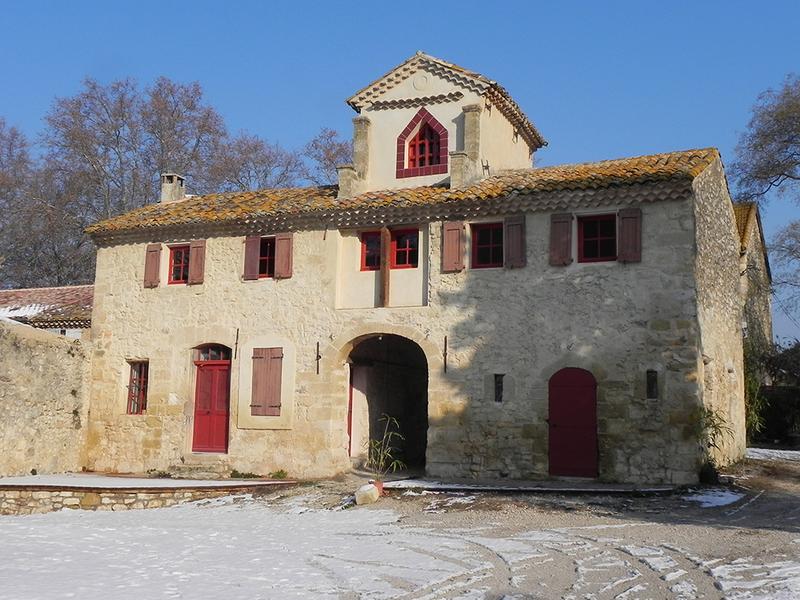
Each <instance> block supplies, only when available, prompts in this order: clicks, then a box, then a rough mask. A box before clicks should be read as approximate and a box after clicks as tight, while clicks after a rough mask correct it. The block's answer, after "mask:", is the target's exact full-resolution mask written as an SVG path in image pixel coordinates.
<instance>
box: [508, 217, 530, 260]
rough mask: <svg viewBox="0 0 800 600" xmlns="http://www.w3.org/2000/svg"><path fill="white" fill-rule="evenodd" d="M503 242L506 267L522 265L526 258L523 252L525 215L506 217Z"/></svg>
mask: <svg viewBox="0 0 800 600" xmlns="http://www.w3.org/2000/svg"><path fill="white" fill-rule="evenodd" d="M503 244H504V246H505V247H504V250H505V263H506V264H505V266H506V268H507V269H516V268H519V267H524V266H525V264H526V260H527V256H526V252H525V215H512V216H510V217H506V219H505V232H504V233H503Z"/></svg>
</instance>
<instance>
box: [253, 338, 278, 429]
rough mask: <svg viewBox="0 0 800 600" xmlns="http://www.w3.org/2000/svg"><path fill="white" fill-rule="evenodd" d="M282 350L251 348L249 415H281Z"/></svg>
mask: <svg viewBox="0 0 800 600" xmlns="http://www.w3.org/2000/svg"><path fill="white" fill-rule="evenodd" d="M282 370H283V349H282V348H253V389H252V391H251V400H250V414H251V415H253V416H267V417H278V416H280V414H281V372H282Z"/></svg>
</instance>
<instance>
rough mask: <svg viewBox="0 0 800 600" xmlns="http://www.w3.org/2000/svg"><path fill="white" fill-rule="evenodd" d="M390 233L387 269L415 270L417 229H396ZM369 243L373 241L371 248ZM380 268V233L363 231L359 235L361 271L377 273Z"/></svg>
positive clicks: (417, 243) (417, 262) (417, 245)
mask: <svg viewBox="0 0 800 600" xmlns="http://www.w3.org/2000/svg"><path fill="white" fill-rule="evenodd" d="M390 233H391V238H392V241H391V247H390V255H389V268H391V269H416V268H417V267H418V266H419V229H397V230H392V231H391V232H390ZM373 240H374V241H373ZM370 241H373V242H372V247H370ZM398 242H399V244H398ZM380 268H381V232H380V231H364V232H362V233H361V270H362V271H378V270H380Z"/></svg>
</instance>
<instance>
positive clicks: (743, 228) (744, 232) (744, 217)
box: [733, 202, 758, 248]
mask: <svg viewBox="0 0 800 600" xmlns="http://www.w3.org/2000/svg"><path fill="white" fill-rule="evenodd" d="M757 212H758V208H756V205H755V203H754V202H737V203H735V204H734V205H733V214H734V216H735V217H736V228H737V229H738V230H739V239H740V240H741V242H742V247H743V248H746V247H747V243H748V241H749V239H750V232H751V231H752V228H751V227H749V225H750V223H751V221H752V220H753V219H755V218H756V213H757Z"/></svg>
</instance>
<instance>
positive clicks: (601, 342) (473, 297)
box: [75, 53, 771, 484]
mask: <svg viewBox="0 0 800 600" xmlns="http://www.w3.org/2000/svg"><path fill="white" fill-rule="evenodd" d="M347 102H348V104H349V105H350V106H351V107H352V108H353V109H354V110H355V112H356V113H357V116H356V117H355V118H354V120H353V123H354V136H353V143H354V152H353V163H352V164H350V165H343V166H341V167H340V168H339V184H338V186H329V187H311V188H297V189H268V190H259V191H253V192H241V193H226V194H210V195H204V196H190V195H187V194H186V193H185V188H186V187H187V186H188V187H190V186H191V182H185V181H184V179H183V178H182V177H181V176H180V175H177V174H173V173H167V174H164V175H162V178H161V183H162V188H161V201H160V203H158V204H153V205H148V206H145V207H144V208H141V209H138V210H135V211H132V212H130V213H127V214H124V215H121V216H119V217H115V218H112V219H109V220H105V221H102V222H99V223H96V224H95V225H93V226H92V227H90V228H89V230H88V232H89V234H90V235H91V237H92V238H93V240H94V242H95V243H96V245H97V247H98V253H97V274H96V280H95V286H94V307H93V313H92V335H91V338H92V339H91V342H90V346H87V347H88V348H89V350H88V354H89V355H90V356H89V357H87V361H88V363H89V366H88V368H89V369H90V373H91V374H90V376H89V377H88V384H87V385H88V389H87V391H86V393H85V395H84V394H83V392H81V394H80V395H81V397H82V398H84V397H85V402H86V405H85V406H84V405H82V408H81V410H80V411H79V413H80V415H81V416H82V419H83V420H82V421H81V423H79V427H77V428H76V429H78V430H80V436H81V437H80V441H79V442H78V443H79V444H80V447H81V450H80V453H79V455H78V456H77V457H76V458H75V460H76V461H78V462H79V463H80V464H76V465H75V468H88V469H91V470H98V471H115V472H144V471H147V470H150V469H155V470H170V469H183V470H184V472H191V471H192V470H193V469H194V470H196V471H212V472H217V473H227V472H230V470H232V469H236V470H238V471H242V472H247V471H249V472H255V473H262V474H264V473H269V472H272V471H276V470H279V469H283V470H285V471H287V472H288V473H289V474H290V475H292V476H295V477H318V476H330V475H334V474H336V473H339V472H342V471H344V470H347V469H349V468H350V467H351V465H352V464H353V463H354V462H359V461H363V459H364V455H365V449H366V447H367V444H368V441H369V440H370V439H375V438H377V437H380V434H381V431H382V427H383V425H384V423H383V422H382V421H381V418H382V417H383V416H384V415H389V416H391V417H393V418H395V419H396V420H397V423H398V424H399V429H400V432H401V433H402V435H403V438H404V439H403V441H402V442H399V444H398V448H397V452H398V454H399V456H400V458H401V459H402V460H403V461H404V462H405V463H406V464H407V465H408V467H409V468H410V469H415V470H418V471H422V470H424V472H426V473H427V474H429V475H431V476H435V477H448V478H474V477H478V478H485V479H500V478H511V479H534V478H545V477H588V478H598V479H600V480H604V481H617V482H633V483H643V482H647V483H656V482H662V483H664V482H665V483H676V484H683V483H690V482H695V481H697V478H698V471H699V469H700V467H701V464H702V462H703V461H704V460H705V459H706V452H707V451H708V449H707V448H706V444H705V442H704V439H705V432H704V429H703V427H704V425H703V423H704V418H705V417H704V415H708V414H710V413H713V414H715V415H716V416H718V417H720V418H722V419H724V421H725V422H726V423H727V425H728V426H729V427H730V428H731V430H732V432H733V433H732V434H731V435H728V436H723V439H722V441H721V444H720V448H719V449H713V452H714V458H715V460H716V461H717V462H718V463H723V464H724V463H727V462H731V461H734V460H737V459H738V458H739V457H741V456H742V454H743V452H744V447H745V433H744V431H745V426H744V425H745V424H744V400H743V387H744V384H743V355H742V352H743V351H742V348H743V339H744V337H745V336H746V335H748V332H753V331H756V330H757V331H760V332H762V333H764V332H766V333H764V334H765V335H770V336H771V325H770V306H769V295H768V279H769V271H768V269H769V267H768V263H767V259H766V254H765V248H764V245H763V239H762V237H761V233H760V223H759V222H758V216H757V209H756V208H755V207H750V208H748V209H746V210H744V209H738V208H737V211H736V212H735V211H734V205H733V204H732V202H731V198H730V196H729V192H728V186H727V182H726V179H725V174H724V170H723V164H722V161H721V159H720V155H719V153H718V152H717V150H715V149H713V148H705V149H697V150H687V151H682V152H670V153H665V154H656V155H651V156H641V157H635V158H624V159H617V160H608V161H602V162H597V163H589V164H573V165H564V166H558V167H545V168H532V166H531V165H532V157H533V156H534V153H535V152H536V151H537V150H538V149H540V148H541V147H543V146H544V145H545V144H546V142H545V140H544V138H543V137H542V135H541V134H540V133H539V131H538V130H537V128H536V127H535V126H534V125H533V123H532V122H531V121H530V120H529V119H528V117H527V116H526V115H525V114H524V113H523V111H522V109H521V108H520V107H519V106H518V105H517V104H516V103H515V102H514V100H513V99H512V98H511V96H510V95H509V93H508V92H507V91H506V90H505V89H504V88H503V87H501V86H500V85H499V84H498V83H496V82H494V81H492V80H490V79H488V78H487V77H484V76H482V75H480V74H478V73H474V72H471V71H468V70H466V69H463V68H461V67H458V66H456V65H453V64H450V63H447V62H444V61H442V60H439V59H436V58H434V57H431V56H429V55H426V54H423V53H417V54H416V55H415V56H413V57H411V58H410V59H409V60H407V61H405V62H404V63H402V64H401V65H399V66H398V67H396V68H394V69H392V70H391V71H390V72H389V73H387V74H386V75H384V76H382V77H381V78H379V79H378V80H376V81H374V82H373V83H371V84H369V85H368V86H366V87H365V88H363V89H362V90H360V91H358V92H356V93H355V94H354V95H353V96H352V97H351V98H350V99H349V100H348V101H347ZM737 216H738V221H737ZM745 306H748V307H749V309H748V310H747V311H746V310H745ZM751 321H752V322H751ZM87 407H88V408H87ZM76 410H77V409H76Z"/></svg>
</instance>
